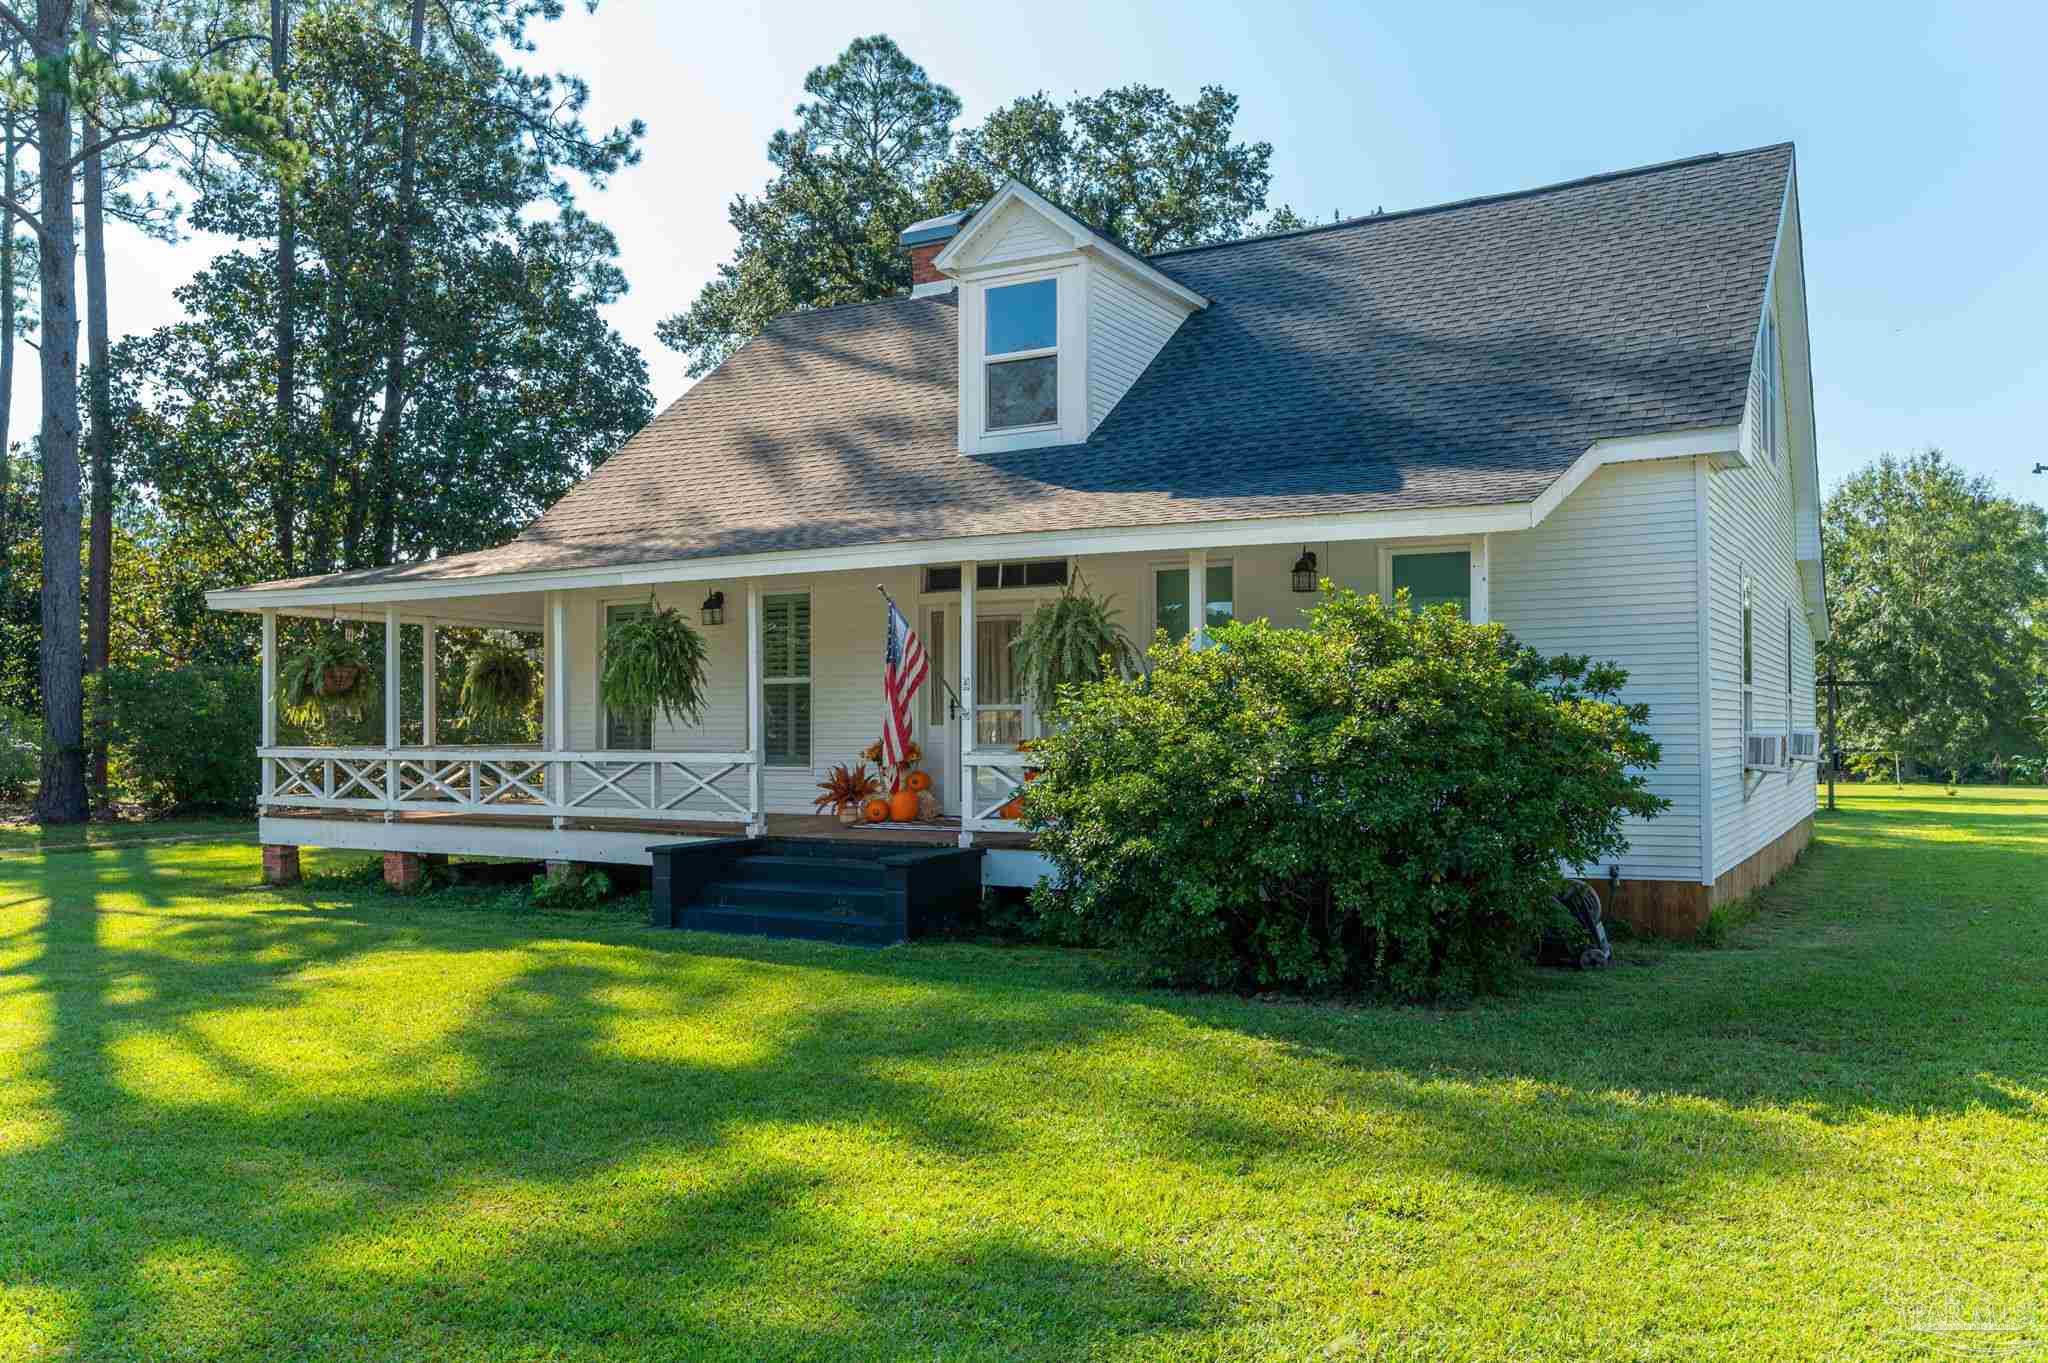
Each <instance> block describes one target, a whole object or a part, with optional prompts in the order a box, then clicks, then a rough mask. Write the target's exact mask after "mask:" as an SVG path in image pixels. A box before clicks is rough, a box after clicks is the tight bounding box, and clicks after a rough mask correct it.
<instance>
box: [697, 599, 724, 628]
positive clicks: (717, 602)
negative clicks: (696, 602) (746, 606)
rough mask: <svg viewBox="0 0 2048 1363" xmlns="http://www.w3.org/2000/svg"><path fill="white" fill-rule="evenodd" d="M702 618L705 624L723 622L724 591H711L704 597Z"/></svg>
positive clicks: (720, 623) (719, 623)
mask: <svg viewBox="0 0 2048 1363" xmlns="http://www.w3.org/2000/svg"><path fill="white" fill-rule="evenodd" d="M702 619H703V621H704V623H705V624H707V625H722V624H724V623H725V593H724V592H713V593H711V595H709V596H707V597H705V598H704V613H703V616H702Z"/></svg>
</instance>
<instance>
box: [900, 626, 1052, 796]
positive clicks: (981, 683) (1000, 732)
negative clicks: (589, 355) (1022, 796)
mask: <svg viewBox="0 0 2048 1363" xmlns="http://www.w3.org/2000/svg"><path fill="white" fill-rule="evenodd" d="M924 627H925V635H924V646H925V648H926V649H927V650H928V651H929V652H930V654H931V659H932V674H931V678H930V680H928V681H926V682H925V684H924V687H923V689H922V690H921V691H920V692H919V695H918V716H919V722H920V723H921V724H922V726H923V730H922V733H921V736H920V737H919V739H918V742H919V744H920V745H921V746H922V747H923V748H924V768H925V770H926V771H928V772H930V773H931V776H932V788H933V789H934V790H936V791H937V792H938V795H939V805H940V807H941V808H943V809H944V810H945V811H946V812H947V813H948V814H959V813H960V812H961V811H960V791H959V789H958V786H959V781H960V736H961V734H962V732H963V731H965V730H966V728H967V725H966V724H965V723H964V722H963V720H964V716H962V715H960V714H959V713H958V712H957V711H956V710H955V708H954V704H953V699H954V697H955V696H957V695H958V694H959V692H960V642H959V641H960V608H959V607H958V606H932V607H929V608H927V610H926V611H925V621H924ZM1023 628H1024V618H1023V617H1022V616H1021V615H1017V614H1007V615H1006V614H1000V613H998V614H992V615H982V614H981V613H980V612H976V619H975V621H974V691H975V695H974V722H973V734H974V740H973V741H974V746H975V747H977V748H985V749H999V750H1005V751H1006V750H1008V749H1011V748H1014V747H1016V746H1017V742H1018V740H1019V739H1021V738H1023V737H1024V736H1025V735H1026V734H1028V733H1030V732H1031V728H1030V725H1031V707H1030V705H1029V703H1028V702H1026V700H1025V698H1024V693H1023V688H1022V687H1021V686H1020V685H1019V682H1018V677H1017V668H1016V663H1015V659H1014V657H1013V654H1012V649H1011V646H1012V645H1013V644H1015V643H1016V641H1017V635H1018V633H1019V632H1020V631H1021V630H1022V629H1023Z"/></svg>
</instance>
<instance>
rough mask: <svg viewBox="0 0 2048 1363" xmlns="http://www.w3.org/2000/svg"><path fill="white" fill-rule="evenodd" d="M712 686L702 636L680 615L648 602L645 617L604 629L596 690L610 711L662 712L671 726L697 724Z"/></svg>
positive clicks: (633, 617) (620, 622) (675, 611)
mask: <svg viewBox="0 0 2048 1363" xmlns="http://www.w3.org/2000/svg"><path fill="white" fill-rule="evenodd" d="M708 685H709V683H708V675H707V669H706V666H705V648H704V636H703V635H701V634H699V633H698V632H697V630H696V627H695V626H693V625H692V624H691V623H690V622H689V620H688V619H687V618H685V617H684V615H683V613H682V612H681V611H678V610H675V609H673V608H672V607H666V606H661V605H658V604H655V603H653V602H652V601H650V602H649V603H648V611H647V613H646V614H645V615H636V616H632V617H630V618H628V619H624V620H620V621H618V622H617V623H616V624H614V625H612V626H611V628H610V629H608V630H606V631H605V636H604V669H603V671H602V673H601V674H600V675H599V678H598V690H599V691H600V692H601V693H602V694H603V696H604V703H605V704H606V705H607V706H609V707H611V708H612V709H614V710H621V711H653V710H659V711H661V713H662V714H663V715H664V716H666V717H667V718H668V720H669V722H670V723H672V724H694V723H696V722H697V721H698V720H699V719H701V718H702V717H703V714H704V702H705V699H706V691H707V688H708Z"/></svg>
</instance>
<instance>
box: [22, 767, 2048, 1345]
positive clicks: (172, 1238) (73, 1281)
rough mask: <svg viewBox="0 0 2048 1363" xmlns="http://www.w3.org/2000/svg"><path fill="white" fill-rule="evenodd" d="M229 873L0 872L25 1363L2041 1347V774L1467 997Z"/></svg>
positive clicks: (1841, 836)
mask: <svg viewBox="0 0 2048 1363" xmlns="http://www.w3.org/2000/svg"><path fill="white" fill-rule="evenodd" d="M309 862H312V863H313V864H316V865H317V864H319V863H318V861H317V859H314V858H309ZM257 872H258V865H257V856H256V852H255V849H254V848H253V847H251V846H247V845H242V844H240V843H234V842H227V841H209V842H171V843H151V844H142V845H135V846H130V847H124V848H118V849H112V850H105V851H91V852H84V851H79V852H70V853H64V854H53V855H48V856H34V855H30V856H6V857H0V1358H4V1359H8V1360H16V1359H34V1358H42V1357H53V1358H83V1359H107V1358H119V1359H129V1358H133V1359H152V1360H156V1359H172V1358H193V1359H250V1360H258V1359H260V1360H276V1359H298V1358H303V1359H320V1360H328V1359H391V1360H396V1359H426V1358H432V1359H493V1360H498V1359H667V1358H721V1359H733V1360H755V1359H781V1358H816V1359H842V1358H876V1359H882V1358H887V1359H896V1358H905V1359H922V1360H934V1359H938V1360H967V1359H990V1360H994V1359H1003V1360H1008V1359H1047V1360H1068V1359H1076V1358H1113V1359H1136V1358H1146V1359H1176V1360H1178V1359H1218V1360H1248V1359H1290V1360H1292V1359H1308V1360H1321V1359H1415V1360H1425V1359H1426V1360H1440V1359H1466V1358H1472V1359H1480V1358H1484V1359H1504V1358H1513V1359H1551V1358H1570V1359H1603V1360H1606V1359H1670V1360H1688V1361H1690V1360H1700V1359H1728V1360H1743V1363H1755V1361H1756V1360H1766V1359H1786V1360H1801V1363H1805V1361H1806V1360H1815V1359H1856V1360H1863V1359H1883V1358H1893V1357H1900V1358H1908V1357H1932V1356H1937V1355H1938V1353H1939V1351H1940V1349H1941V1347H1942V1346H1943V1345H1944V1344H1949V1343H1953V1342H1954V1339H1955V1338H1956V1336H1955V1335H1953V1334H1943V1333H1941V1332H1939V1331H1933V1330H1928V1329H1924V1328H1918V1327H1921V1326H1924V1325H1928V1324H1940V1323H1942V1322H1969V1321H1973V1320H1974V1321H1976V1322H1977V1323H1978V1324H1979V1325H1988V1326H1997V1327H2000V1328H2001V1329H2007V1330H2019V1331H2022V1332H2024V1331H2026V1330H2029V1329H2031V1330H2033V1332H2034V1334H2033V1337H2034V1338H2036V1339H2041V1340H2048V792H2041V791H2033V792H2020V791H2007V790H1997V791H1980V790H1966V791H1964V792H1963V793H1961V794H1959V795H1957V796H1954V797H1948V796H1945V795H1943V794H1942V793H1941V791H1940V790H1939V789H1936V788H1924V787H1915V788H1908V789H1906V790H1904V791H1899V790H1894V789H1892V788H1890V787H1877V788H1872V789H1868V790H1853V789H1852V790H1850V791H1848V792H1847V793H1846V796H1845V809H1844V812H1843V813H1841V814H1840V815H1837V816H1832V817H1826V818H1824V820H1823V823H1822V828H1821V836H1820V841H1819V843H1818V844H1817V845H1816V847H1815V849H1814V850H1813V852H1812V853H1811V854H1810V855H1809V856H1808V858H1807V859H1806V860H1805V861H1804V862H1803V863H1802V864H1801V865H1800V867H1799V868H1798V869H1797V870H1795V871H1794V872H1792V873H1791V874H1789V875H1788V876H1787V877H1786V878H1785V879H1784V880H1783V881H1781V882H1780V884H1779V885H1778V886H1777V887H1775V888H1774V889H1773V890H1772V891H1770V892H1769V893H1768V894H1767V895H1765V896H1764V897H1763V899H1762V903H1761V906H1760V907H1761V912H1760V914H1759V915H1758V916H1757V918H1756V919H1755V920H1754V921H1752V922H1750V923H1748V924H1747V925H1746V926H1743V927H1742V928H1740V929H1739V930H1738V931H1736V932H1735V933H1734V934H1733V935H1732V936H1731V938H1730V940H1729V943H1728V945H1727V946H1726V947H1725V948H1722V949H1718V950H1711V951H1709V950H1701V949H1697V948H1692V947H1667V946H1655V947H1652V946H1644V945H1632V946H1629V947H1627V948H1625V949H1624V951H1623V957H1624V964H1623V966H1622V967H1621V968H1619V969H1617V970H1614V971H1611V972H1607V973H1603V974H1599V975H1585V976H1580V975H1572V974H1564V973H1549V972H1545V973H1532V975H1531V977H1530V979H1529V981H1528V983H1527V984H1526V986H1525V987H1524V988H1523V989H1522V990H1521V991H1520V992H1519V993H1517V994H1516V995H1514V996H1513V997H1512V998H1509V999H1507V1000H1504V1001H1498V1002H1491V1003H1486V1004H1482V1005H1481V1006H1478V1007H1475V1008H1472V1009H1469V1010H1465V1011H1458V1012H1449V1013H1444V1012H1436V1011H1427V1010H1414V1009H1340V1008H1329V1007H1316V1006H1301V1005H1295V1004H1284V1003H1283V1004H1274V1003H1252V1002H1243V1001H1239V1000H1236V999H1230V998H1206V997H1190V996H1183V995H1175V994H1167V993H1159V992H1147V991H1140V990H1134V989H1130V988H1127V987H1125V986H1123V985H1121V984H1119V983H1118V982H1117V980H1116V979H1115V977H1114V976H1113V975H1112V974H1111V972H1110V971H1109V970H1108V969H1107V967H1106V966H1105V965H1104V963H1103V962H1101V961H1099V960H1097V959H1095V958H1092V957H1089V956H1085V955H1081V954H1073V953H1056V952H1039V951H1023V950H1004V949H994V948H980V947H965V946H934V947H914V948H906V949H898V950H892V951H885V952H866V953H863V952H860V951H855V950H849V949H840V948H832V947H822V946H803V945H783V944H773V943H760V942H754V941H747V940H742V939H735V938H720V937H708V936H697V935H685V934H678V933H663V932H656V931H653V930H650V929H647V928H644V927H641V926H639V925H637V924H635V923H633V922H632V921H630V920H628V919H626V918H625V917H623V916H621V915H617V914H613V915H608V916H607V915H585V916H580V917H578V916H569V915H538V914H533V913H525V914H518V913H512V912H508V911H506V910H504V909H503V908H491V907H488V906H487V904H486V901H485V898H484V897H483V896H477V897H472V898H464V897H461V896H457V895H449V896H445V897H442V898H439V899H427V900H402V899H395V898H387V897H385V896H383V895H381V894H380V893H377V892H375V891H372V890H360V889H350V888H347V887H341V888H333V889H328V890H316V891H307V892H302V893H298V894H282V893H276V892H271V891H266V890H264V889H262V888H260V887H259V886H258V885H257V883H256V882H257ZM1967 1338H1968V1339H1969V1340H1970V1341H1972V1342H1975V1343H1983V1344H1992V1345H2013V1346H2015V1347H2018V1346H2019V1345H2020V1338H2019V1336H2016V1335H2012V1334H2001V1333H1997V1332H1996V1331H1991V1330H1978V1331H1974V1332H1971V1333H1969V1334H1968V1335H1967Z"/></svg>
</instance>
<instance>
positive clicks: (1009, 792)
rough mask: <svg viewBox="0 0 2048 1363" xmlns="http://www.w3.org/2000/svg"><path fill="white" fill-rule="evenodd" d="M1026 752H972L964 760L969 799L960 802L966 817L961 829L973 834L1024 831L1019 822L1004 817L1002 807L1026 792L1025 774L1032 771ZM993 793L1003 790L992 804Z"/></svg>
mask: <svg viewBox="0 0 2048 1363" xmlns="http://www.w3.org/2000/svg"><path fill="white" fill-rule="evenodd" d="M1029 760H1030V756H1029V754H1027V753H1021V752H1010V751H1002V750H997V751H980V752H974V751H970V752H968V753H967V754H965V756H964V757H963V758H962V761H963V762H964V763H965V765H966V767H967V780H966V782H965V784H966V786H967V792H966V797H965V798H964V799H963V800H962V801H961V806H962V808H963V809H964V810H965V817H963V818H962V819H961V821H960V823H961V827H963V828H965V829H966V830H967V831H968V832H970V833H1001V832H1006V831H1009V830H1013V829H1021V828H1022V827H1023V826H1024V825H1023V823H1022V822H1021V821H1020V820H1017V819H1011V818H1005V817H1004V816H1003V808H1004V806H1006V805H1008V804H1009V803H1010V802H1011V801H1012V800H1014V799H1016V798H1017V797H1018V796H1020V795H1022V794H1023V793H1024V783H1025V782H1026V781H1027V780H1028V779H1029V777H1028V776H1027V775H1026V773H1027V772H1028V771H1030V770H1031V768H1030V767H1029V766H1028V765H1027V763H1028V762H1029ZM992 791H1000V792H1001V794H999V795H997V796H996V797H995V799H994V801H993V802H990V800H989V794H990V792H992Z"/></svg>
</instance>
